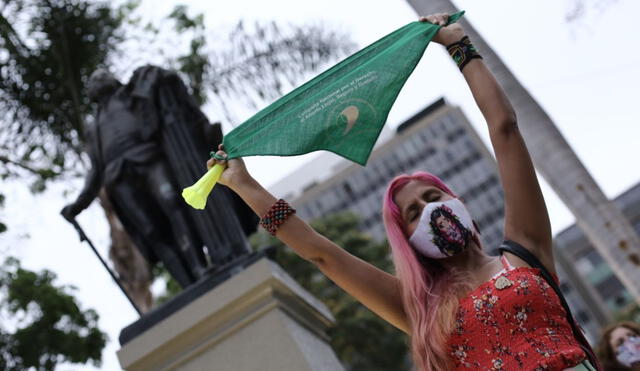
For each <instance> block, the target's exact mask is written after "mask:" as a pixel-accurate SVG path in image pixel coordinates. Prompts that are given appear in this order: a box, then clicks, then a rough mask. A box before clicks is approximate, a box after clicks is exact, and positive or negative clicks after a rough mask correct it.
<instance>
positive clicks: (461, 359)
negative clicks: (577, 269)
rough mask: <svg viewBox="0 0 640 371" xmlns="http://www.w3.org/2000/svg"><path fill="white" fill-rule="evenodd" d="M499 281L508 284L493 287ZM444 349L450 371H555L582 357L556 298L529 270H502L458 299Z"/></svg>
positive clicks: (533, 272)
mask: <svg viewBox="0 0 640 371" xmlns="http://www.w3.org/2000/svg"><path fill="white" fill-rule="evenodd" d="M500 277H504V278H502V282H508V284H506V285H505V284H502V285H496V280H499V279H500ZM505 279H506V280H505ZM448 346H449V349H450V355H451V360H452V365H453V366H454V369H455V370H469V369H475V370H503V371H506V370H518V371H519V370H535V371H542V370H544V371H554V370H564V369H566V368H570V367H573V366H575V365H577V364H579V363H580V362H581V361H582V360H584V359H585V358H586V355H585V353H584V351H583V350H582V349H581V348H580V345H579V343H578V342H577V341H576V340H575V338H574V336H573V332H572V330H571V326H570V325H569V322H568V321H567V319H566V312H565V310H564V308H563V307H562V305H561V304H560V300H559V299H558V297H557V296H556V294H555V292H553V289H552V288H551V286H549V284H548V283H547V282H546V281H545V279H544V278H543V277H542V276H541V275H540V271H539V270H538V269H536V268H530V267H519V268H513V269H511V270H507V271H506V272H504V273H502V274H501V275H499V276H497V277H494V278H493V279H492V280H490V281H487V282H485V283H483V284H482V285H480V286H479V287H478V288H476V289H475V290H473V291H472V292H470V293H469V294H467V295H466V296H465V297H464V298H462V299H461V300H460V305H459V307H458V310H457V313H456V322H455V327H454V330H453V332H452V334H451V335H450V337H449V342H448Z"/></svg>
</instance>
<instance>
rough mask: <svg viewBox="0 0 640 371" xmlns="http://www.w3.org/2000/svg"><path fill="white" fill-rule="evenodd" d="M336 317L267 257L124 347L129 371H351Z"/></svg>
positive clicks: (123, 362)
mask: <svg viewBox="0 0 640 371" xmlns="http://www.w3.org/2000/svg"><path fill="white" fill-rule="evenodd" d="M332 323H333V317H332V315H331V313H330V312H329V311H328V310H327V308H326V307H325V306H324V304H322V303H321V302H319V301H318V300H317V299H315V298H314V297H312V296H311V295H310V294H309V293H308V292H306V291H305V290H304V289H303V288H302V287H300V285H298V284H297V283H296V282H295V281H294V280H293V279H292V278H291V277H290V276H289V275H287V274H286V273H285V272H284V271H283V270H282V268H280V267H279V266H278V265H276V264H275V263H273V262H271V261H269V260H268V259H266V258H263V259H261V260H259V261H257V262H256V263H254V264H252V265H250V266H249V267H247V268H246V269H245V270H243V271H242V272H239V273H237V274H236V275H234V276H233V277H232V278H230V279H229V280H227V281H225V282H224V283H222V284H220V285H219V286H217V287H216V288H215V289H213V290H211V291H210V292H208V293H206V294H204V295H202V296H200V297H199V298H198V299H196V300H194V301H193V302H191V303H189V304H188V305H186V306H184V307H183V308H181V309H180V310H178V311H176V312H174V313H173V314H171V315H170V316H168V317H166V318H165V319H163V320H162V321H160V322H158V323H156V324H155V325H153V326H152V327H150V328H148V329H147V330H146V331H144V332H143V333H141V334H139V335H137V336H136V337H135V338H132V339H130V340H129V341H128V342H127V343H125V344H123V346H122V348H121V349H120V350H119V351H118V353H117V354H118V359H119V361H120V365H121V366H122V368H124V369H125V370H132V371H134V370H154V371H155V370H203V371H204V370H216V371H252V370H260V371H269V370H274V371H287V370H291V371H303V370H314V371H315V370H338V371H341V370H344V368H343V367H342V365H341V364H340V362H339V361H338V359H337V357H336V355H335V353H334V352H333V350H332V349H331V347H330V346H329V344H328V343H327V341H328V338H327V336H326V332H325V331H326V329H327V327H328V326H330V325H332Z"/></svg>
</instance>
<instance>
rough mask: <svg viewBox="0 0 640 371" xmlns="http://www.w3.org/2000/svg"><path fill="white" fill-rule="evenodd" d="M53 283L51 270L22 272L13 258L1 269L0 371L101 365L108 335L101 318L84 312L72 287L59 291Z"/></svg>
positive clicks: (23, 270)
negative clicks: (73, 294)
mask: <svg viewBox="0 0 640 371" xmlns="http://www.w3.org/2000/svg"><path fill="white" fill-rule="evenodd" d="M55 279H56V275H55V274H54V273H52V272H50V271H48V270H43V271H41V272H33V271H29V270H26V269H24V268H22V267H21V266H20V263H19V262H18V260H16V259H15V258H8V259H6V261H5V262H4V265H2V266H0V315H2V317H3V322H2V324H3V325H2V326H0V369H2V370H26V369H28V368H31V367H35V368H36V369H38V370H53V369H54V368H55V366H56V365H57V364H59V363H62V362H71V363H87V362H89V361H91V362H92V363H93V364H94V365H96V366H99V365H100V362H101V359H102V349H103V348H104V346H105V344H106V341H107V335H106V334H105V333H103V332H102V331H100V329H98V315H97V314H96V312H95V311H93V310H91V309H88V310H82V309H81V308H80V307H79V305H78V303H77V301H76V299H75V298H74V297H73V296H72V291H73V288H72V287H68V286H56V285H55V284H54V281H55ZM5 319H9V321H4V320H5ZM9 324H11V326H12V327H15V328H14V329H9V328H8V326H9Z"/></svg>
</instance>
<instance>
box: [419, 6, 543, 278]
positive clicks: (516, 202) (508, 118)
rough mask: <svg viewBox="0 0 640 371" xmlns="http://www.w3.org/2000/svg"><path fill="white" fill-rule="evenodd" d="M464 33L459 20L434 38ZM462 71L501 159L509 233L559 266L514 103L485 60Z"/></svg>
mask: <svg viewBox="0 0 640 371" xmlns="http://www.w3.org/2000/svg"><path fill="white" fill-rule="evenodd" d="M446 17H447V16H446V15H444V14H438V15H435V16H430V17H428V18H426V19H425V20H428V21H430V22H431V23H436V24H440V25H444V24H445V22H446ZM463 36H464V30H463V29H462V26H460V25H459V24H457V23H456V24H452V25H450V26H447V27H444V28H442V29H441V30H440V32H439V33H438V35H436V38H434V41H435V42H438V43H440V44H442V45H445V46H447V45H451V44H453V43H455V42H457V41H460V40H461V39H462V37H463ZM471 42H472V43H473V40H471ZM479 52H480V54H482V50H480V51H479ZM462 74H463V75H464V78H465V80H466V81H467V84H468V85H469V88H470V89H471V93H472V94H473V98H474V99H475V101H476V103H477V104H478V107H479V108H480V111H481V112H482V115H483V116H484V118H485V120H486V121H487V125H488V128H489V136H490V138H491V144H492V146H493V150H494V152H495V155H496V160H497V162H498V170H499V173H500V179H501V181H502V186H503V188H504V196H505V228H504V234H505V238H506V239H509V240H512V241H515V242H518V243H520V244H521V245H522V246H524V247H525V248H527V249H529V250H531V251H532V252H533V253H534V254H536V256H537V257H538V258H539V259H540V260H541V261H542V262H543V263H544V264H545V266H546V267H548V268H549V269H552V270H554V265H553V254H552V236H551V226H550V222H549V215H548V213H547V208H546V205H545V202H544V198H543V196H542V191H541V190H540V185H539V183H538V179H537V178H536V174H535V170H534V167H533V164H532V162H531V157H530V156H529V152H528V151H527V147H526V145H525V142H524V140H523V138H522V135H521V134H520V131H519V130H518V125H517V120H516V114H515V112H514V110H513V107H512V106H511V103H510V102H509V99H508V98H507V96H506V95H505V93H504V91H503V89H502V87H501V86H500V85H499V84H498V82H497V81H496V79H495V77H494V76H493V74H492V73H491V71H489V69H488V68H487V66H486V65H485V63H484V62H483V61H482V59H472V60H471V61H470V62H469V63H468V64H467V65H466V66H465V67H464V68H463V70H462Z"/></svg>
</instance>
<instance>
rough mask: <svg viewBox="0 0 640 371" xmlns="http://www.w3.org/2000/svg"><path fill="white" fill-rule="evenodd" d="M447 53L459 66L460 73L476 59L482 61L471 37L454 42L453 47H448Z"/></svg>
mask: <svg viewBox="0 0 640 371" xmlns="http://www.w3.org/2000/svg"><path fill="white" fill-rule="evenodd" d="M447 51H448V52H449V55H450V56H451V58H453V60H454V61H455V62H456V64H457V65H458V68H459V69H460V71H462V69H463V68H464V67H465V66H466V65H467V64H468V63H469V62H471V60H472V59H474V58H480V59H482V56H481V55H480V53H478V49H476V47H475V46H473V44H471V40H469V36H464V37H463V38H462V39H460V41H457V42H454V43H453V44H451V45H448V46H447Z"/></svg>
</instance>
